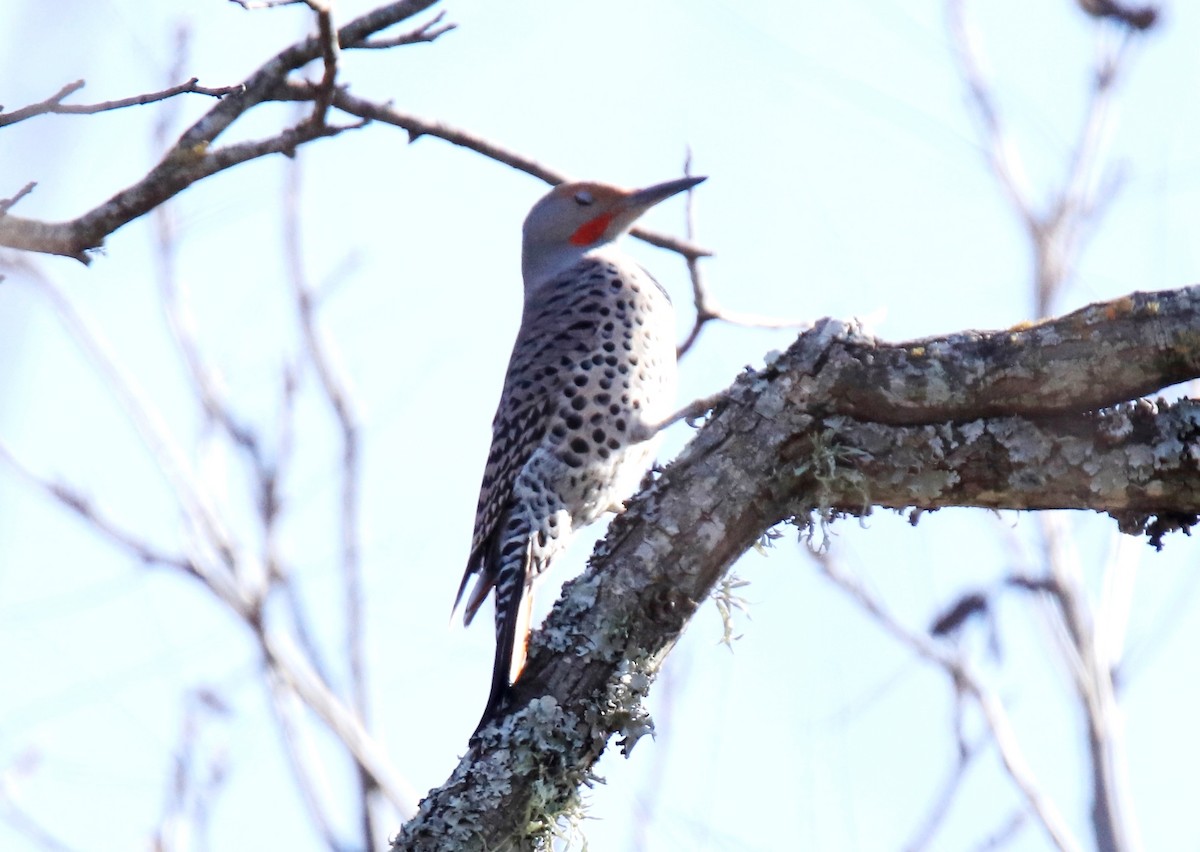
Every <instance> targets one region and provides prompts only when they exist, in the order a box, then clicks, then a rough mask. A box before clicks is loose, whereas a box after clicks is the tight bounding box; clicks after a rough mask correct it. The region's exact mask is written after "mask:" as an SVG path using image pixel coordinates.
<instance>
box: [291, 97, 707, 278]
mask: <svg viewBox="0 0 1200 852" xmlns="http://www.w3.org/2000/svg"><path fill="white" fill-rule="evenodd" d="M272 97H275V98H276V99H278V100H285V101H287V100H291V101H307V100H312V98H313V85H312V84H311V83H305V82H297V81H294V80H288V81H284V82H283V83H281V84H280V85H279V86H278V87H276V88H275V90H274V91H273V92H272ZM333 105H334V106H335V107H336V108H337V109H340V110H342V111H343V112H346V113H349V114H350V115H356V116H359V117H360V118H363V119H367V120H370V121H378V122H381V123H383V124H390V125H393V126H395V127H399V128H401V129H403V130H406V131H408V135H409V141H410V142H415V141H416V140H417V139H419V138H420V137H422V136H433V137H436V138H438V139H442V140H444V141H446V142H449V143H451V144H452V145H458V146H461V147H463V148H467V149H469V150H471V151H474V152H476V153H477V154H482V155H483V156H485V157H487V158H488V159H490V160H495V161H496V162H498V163H503V164H504V165H506V166H510V167H512V168H514V169H516V170H518V171H522V172H525V173H526V174H529V175H533V176H534V177H537V178H541V179H542V180H544V181H545V182H546V183H549V184H551V185H554V184H559V183H562V182H563V181H566V180H570V179H571V178H570V177H569V176H568V175H567V174H566V173H564V172H561V171H558V170H556V169H553V168H551V167H549V166H546V165H544V164H542V163H539V162H538V161H537V160H534V159H532V158H531V157H526V156H525V155H523V154H519V153H517V152H516V151H513V150H512V149H509V148H505V147H503V146H501V145H498V144H496V143H495V142H492V141H491V140H489V139H485V138H484V137H482V136H480V135H478V134H476V133H472V132H470V131H468V130H463V129H461V128H458V127H453V126H451V125H448V124H446V123H445V122H441V121H434V120H431V119H424V118H419V117H417V116H415V115H412V114H411V113H406V112H401V111H399V110H397V109H395V108H394V107H392V106H391V105H389V104H381V103H376V102H374V101H370V100H366V99H365V98H360V97H357V96H355V95H352V94H351V93H350V92H347V91H346V90H344V89H338V90H337V91H336V92H335V93H334V96H333ZM630 233H631V234H632V235H633V236H635V237H637V238H638V239H641V240H643V241H645V242H647V243H650V244H651V245H653V246H658V247H659V248H663V249H667V250H668V251H673V252H676V253H678V254H681V255H683V256H684V257H708V256H710V255H711V254H712V252H711V251H709V250H708V249H706V248H704V247H702V246H698V245H694V244H692V243H691V242H689V241H687V240H683V239H680V238H678V237H674V236H671V235H669V234H662V233H660V232H658V231H652V230H650V229H647V228H634V229H633V230H632V231H631V232H630Z"/></svg>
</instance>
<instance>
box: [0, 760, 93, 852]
mask: <svg viewBox="0 0 1200 852" xmlns="http://www.w3.org/2000/svg"><path fill="white" fill-rule="evenodd" d="M37 761H38V755H37V753H36V752H34V751H32V750H27V751H25V752H24V753H23V754H20V755H18V756H17V757H16V759H15V760H14V761H13V763H12V764H11V765H10V766H8V767H5V769H4V771H3V772H0V821H3V822H5V823H7V824H8V826H9V827H10V828H12V829H13V831H15V832H17V833H18V834H21V835H24V836H25V837H26V838H27V839H28V840H29V841H30V843H32V844H33V846H34V848H37V849H40V850H43V852H77V850H76V849H75V848H74V847H72V846H69V845H67V844H66V843H64V842H63V841H62V840H60V839H59V838H58V837H57V836H56V835H55V834H54V833H53V831H52V830H51V828H50V827H49V826H46V825H43V824H42V823H41V822H40V821H39V820H38V819H36V818H35V817H34V816H33V815H32V814H30V813H29V812H28V811H26V810H25V808H24V807H22V806H21V803H20V788H19V785H18V779H19V778H21V777H22V776H25V775H28V774H30V772H31V770H32V767H33V766H34V765H35V764H36V763H37Z"/></svg>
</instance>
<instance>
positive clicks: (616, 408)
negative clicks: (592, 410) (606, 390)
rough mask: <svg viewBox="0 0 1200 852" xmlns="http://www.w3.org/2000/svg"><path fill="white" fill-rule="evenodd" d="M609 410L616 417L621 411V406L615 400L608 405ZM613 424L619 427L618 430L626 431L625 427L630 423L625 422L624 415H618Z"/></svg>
mask: <svg viewBox="0 0 1200 852" xmlns="http://www.w3.org/2000/svg"><path fill="white" fill-rule="evenodd" d="M608 410H609V411H610V412H611V413H612V414H613V416H614V417H615V416H616V415H617V414H619V413H620V412H621V408H620V406H618V405H617V404H616V403H615V402H614V403H613V404H612V405H610V406H609V407H608ZM613 425H614V426H616V427H617V431H618V432H624V431H625V427H626V425H628V424H626V423H625V418H624V417H617V419H616V421H615V422H614V423H613Z"/></svg>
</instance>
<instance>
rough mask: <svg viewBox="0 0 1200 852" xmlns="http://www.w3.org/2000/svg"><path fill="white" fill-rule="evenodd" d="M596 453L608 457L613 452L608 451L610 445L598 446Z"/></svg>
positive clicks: (603, 457)
mask: <svg viewBox="0 0 1200 852" xmlns="http://www.w3.org/2000/svg"><path fill="white" fill-rule="evenodd" d="M596 455H598V456H600V458H602V459H606V458H608V457H609V456H610V455H612V453H610V452H609V451H608V447H596Z"/></svg>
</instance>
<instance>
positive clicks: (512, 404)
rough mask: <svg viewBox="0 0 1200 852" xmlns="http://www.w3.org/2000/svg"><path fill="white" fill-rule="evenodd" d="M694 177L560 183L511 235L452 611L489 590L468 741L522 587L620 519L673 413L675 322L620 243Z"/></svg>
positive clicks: (496, 693) (661, 293) (510, 639)
mask: <svg viewBox="0 0 1200 852" xmlns="http://www.w3.org/2000/svg"><path fill="white" fill-rule="evenodd" d="M703 180H705V178H703V177H684V178H679V179H677V180H671V181H667V182H665V183H658V184H655V185H653V186H649V187H646V188H644V189H636V190H631V189H624V188H621V187H617V186H612V185H608V184H604V183H596V182H590V181H587V182H569V183H563V184H559V185H558V186H556V187H555V188H553V189H551V190H550V192H548V193H547V194H546V195H545V196H543V197H542V198H541V199H540V200H539V201H538V202H537V203H536V204H534V205H533V208H532V209H531V210H530V211H529V215H528V216H527V217H526V218H525V222H524V226H523V228H522V251H521V273H522V278H523V279H524V306H523V309H522V314H521V325H520V329H519V331H518V332H517V338H516V341H515V343H514V344H513V349H512V354H511V356H510V358H509V362H508V369H507V372H506V374H505V377H504V384H503V388H502V390H501V394H500V402H499V404H498V405H497V407H496V414H495V417H494V419H493V421H492V443H491V448H490V450H489V452H488V457H487V463H486V465H485V467H484V472H483V481H482V483H481V485H480V489H479V501H478V503H477V507H476V511H475V529H474V533H473V535H472V538H471V550H470V555H469V557H468V559H467V567H466V570H465V571H464V572H463V577H462V582H461V583H460V584H459V587H458V595H457V597H456V598H455V602H454V608H455V609H457V608H458V606H459V604H460V603H461V602H462V599H463V593H464V591H465V590H466V588H467V584H468V583H469V582H470V580H471V578H472V577H476V578H477V579H476V582H475V585H474V587H473V589H472V591H471V594H470V595H469V597H468V598H467V602H466V605H465V607H464V611H463V622H464V624H466V625H469V624H470V623H471V620H472V619H473V618H474V616H475V613H476V612H477V611H478V610H479V608H480V606H482V605H483V603H484V601H486V600H487V598H488V595H489V594H490V593H492V592H493V591H494V593H495V605H496V606H495V612H496V615H495V621H496V623H495V630H496V652H495V660H494V663H493V666H492V682H491V689H490V691H489V694H488V699H487V705H486V707H485V709H484V712H483V716H482V717H481V718H480V721H479V725H478V726H477V727H476V729H475V730H476V733H478V732H479V731H480V730H482V729H483V727H484V726H485V725H486V724H487V723H488V722H489V721H491V720H493V719H494V718H496V717H497V716H498V715H499V713H500V711H501V710H502V709H503V708H504V706H505V704H506V701H507V699H508V697H509V696H510V695H511V689H512V684H513V683H514V682H515V681H516V680H517V678H518V677H519V676H520V673H521V671H522V669H523V667H524V665H525V657H526V646H527V643H528V638H529V630H530V620H531V612H532V603H533V594H532V589H533V585H534V581H535V580H537V579H538V578H539V577H540V576H541V575H542V574H543V573H544V572H545V571H546V570H547V568H549V567H550V565H551V563H552V562H554V560H555V559H556V558H557V557H558V556H560V555H561V554H562V552H563V551H564V550H565V549H566V547H567V545H568V543H569V541H570V539H571V537H572V535H573V534H574V533H575V532H576V531H577V530H579V529H580V528H582V527H584V526H587V525H588V524H590V523H592V522H593V521H595V520H596V519H597V518H599V517H600V516H601V515H603V514H604V513H605V512H607V511H620V509H621V508H622V504H623V502H624V501H625V500H626V499H628V498H629V497H630V496H632V494H633V493H634V492H635V491H636V490H637V488H638V484H639V483H640V482H641V480H642V477H643V476H644V475H645V472H646V470H647V468H648V467H649V466H650V464H651V462H652V461H653V455H654V449H655V441H654V440H653V437H654V433H655V432H656V431H657V430H656V426H657V425H658V424H660V423H662V422H664V421H665V420H666V418H667V416H668V415H669V414H671V409H672V406H673V404H674V398H675V384H676V362H675V340H674V337H675V318H674V309H673V307H672V305H671V299H670V296H669V295H668V294H667V291H666V290H665V289H663V287H662V286H661V285H660V284H659V283H658V282H657V281H656V280H655V279H654V278H653V277H652V276H651V275H650V273H648V272H647V271H646V270H644V269H643V268H642V267H641V266H640V265H638V263H637V262H636V261H635V260H634V259H633V258H632V257H630V256H629V255H628V254H626V253H625V252H624V251H623V250H622V249H621V248H620V246H619V245H618V239H619V238H620V237H621V236H622V235H623V234H625V233H626V232H627V231H628V230H629V229H630V228H631V227H632V226H633V223H634V222H635V221H636V220H637V219H638V217H640V216H641V215H642V214H643V213H645V212H646V211H647V210H649V209H650V208H651V207H653V206H654V205H656V204H658V203H659V202H661V201H664V200H666V199H668V198H670V197H672V196H674V195H677V194H679V193H681V192H684V191H687V190H690V189H691V188H692V187H694V186H696V185H697V184H699V183H700V182H701V181H703Z"/></svg>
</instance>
